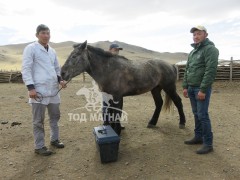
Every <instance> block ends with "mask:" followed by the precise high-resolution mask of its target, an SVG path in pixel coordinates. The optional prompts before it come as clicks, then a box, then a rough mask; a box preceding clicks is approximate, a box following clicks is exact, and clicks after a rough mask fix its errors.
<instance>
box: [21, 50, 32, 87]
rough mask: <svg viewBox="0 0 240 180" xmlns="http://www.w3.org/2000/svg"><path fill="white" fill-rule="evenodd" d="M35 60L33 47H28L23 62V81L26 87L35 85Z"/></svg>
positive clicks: (24, 52)
mask: <svg viewBox="0 0 240 180" xmlns="http://www.w3.org/2000/svg"><path fill="white" fill-rule="evenodd" d="M33 58H34V55H33V49H32V47H31V46H27V47H26V48H25V49H24V51H23V62H22V79H23V81H24V83H25V85H26V86H27V85H30V84H34V82H33V78H32V68H33Z"/></svg>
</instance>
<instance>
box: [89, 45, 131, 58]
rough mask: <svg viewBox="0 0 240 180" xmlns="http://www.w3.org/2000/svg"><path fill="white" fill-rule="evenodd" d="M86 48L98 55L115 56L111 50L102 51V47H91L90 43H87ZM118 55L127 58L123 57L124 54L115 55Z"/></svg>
mask: <svg viewBox="0 0 240 180" xmlns="http://www.w3.org/2000/svg"><path fill="white" fill-rule="evenodd" d="M87 49H88V50H89V51H91V52H94V53H96V54H98V55H101V56H104V57H108V58H109V57H116V55H114V54H112V53H111V52H109V51H104V50H103V49H101V48H97V47H93V46H90V45H87ZM117 56H118V57H121V58H123V59H124V60H128V59H127V58H125V57H124V56H119V55H117Z"/></svg>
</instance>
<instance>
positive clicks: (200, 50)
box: [182, 26, 219, 154]
mask: <svg viewBox="0 0 240 180" xmlns="http://www.w3.org/2000/svg"><path fill="white" fill-rule="evenodd" d="M190 32H191V33H192V34H193V41H194V43H193V44H191V45H192V47H193V48H194V49H193V50H192V51H191V52H190V54H189V56H188V61H187V65H186V70H185V73H184V79H183V83H182V86H183V96H184V97H186V98H187V97H189V99H190V102H191V106H192V112H193V114H194V119H195V129H194V132H195V136H194V137H193V138H192V139H191V140H187V141H185V142H184V143H185V144H188V145H194V144H203V146H202V147H201V148H200V149H198V150H197V151H196V153H197V154H207V153H209V152H212V151H213V133H212V128H211V121H210V118H209V114H208V106H209V101H210V96H211V86H212V84H213V81H214V79H215V76H216V73H217V65H218V55H219V51H218V49H217V48H216V47H215V45H214V43H213V42H211V41H210V40H209V39H208V38H207V36H208V33H207V29H206V28H205V27H204V26H196V27H193V28H192V29H191V30H190Z"/></svg>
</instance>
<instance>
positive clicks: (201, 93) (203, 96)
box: [198, 91, 206, 101]
mask: <svg viewBox="0 0 240 180" xmlns="http://www.w3.org/2000/svg"><path fill="white" fill-rule="evenodd" d="M205 96H206V94H205V93H203V92H201V91H199V92H198V99H199V100H201V101H203V100H205Z"/></svg>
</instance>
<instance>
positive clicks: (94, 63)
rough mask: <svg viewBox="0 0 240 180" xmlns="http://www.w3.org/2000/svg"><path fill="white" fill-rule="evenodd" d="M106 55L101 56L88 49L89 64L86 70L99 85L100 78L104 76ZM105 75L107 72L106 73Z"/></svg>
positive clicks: (106, 61)
mask: <svg viewBox="0 0 240 180" xmlns="http://www.w3.org/2000/svg"><path fill="white" fill-rule="evenodd" d="M108 59H109V58H108V57H103V56H101V55H99V54H95V53H92V52H91V51H88V61H89V65H88V68H87V70H86V72H87V73H88V74H89V75H90V76H91V77H92V78H93V79H94V80H95V81H96V82H97V84H99V85H101V82H102V79H103V78H104V77H105V74H104V73H105V72H106V71H105V70H104V69H106V68H107V63H108ZM106 75H107V74H106Z"/></svg>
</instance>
